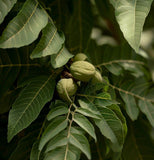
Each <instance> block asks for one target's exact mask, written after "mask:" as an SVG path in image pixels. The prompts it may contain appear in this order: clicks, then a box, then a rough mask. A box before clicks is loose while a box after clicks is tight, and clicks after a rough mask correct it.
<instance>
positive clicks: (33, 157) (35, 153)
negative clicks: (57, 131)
mask: <svg viewBox="0 0 154 160" xmlns="http://www.w3.org/2000/svg"><path fill="white" fill-rule="evenodd" d="M38 146H39V140H37V141H36V142H35V143H34V144H33V146H32V150H31V153H30V160H39V157H40V153H41V152H40V151H39V149H38Z"/></svg>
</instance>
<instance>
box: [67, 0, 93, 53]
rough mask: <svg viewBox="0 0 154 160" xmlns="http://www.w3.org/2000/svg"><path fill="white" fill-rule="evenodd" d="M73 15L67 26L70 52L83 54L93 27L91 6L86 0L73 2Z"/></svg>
mask: <svg viewBox="0 0 154 160" xmlns="http://www.w3.org/2000/svg"><path fill="white" fill-rule="evenodd" d="M73 9H74V10H73V14H72V16H71V18H70V21H69V22H68V25H67V31H66V32H68V46H69V48H70V51H73V52H83V51H84V50H85V49H86V47H87V43H88V40H89V38H90V34H91V30H92V27H93V17H92V11H91V5H90V2H89V1H88V0H84V1H82V0H78V1H73Z"/></svg>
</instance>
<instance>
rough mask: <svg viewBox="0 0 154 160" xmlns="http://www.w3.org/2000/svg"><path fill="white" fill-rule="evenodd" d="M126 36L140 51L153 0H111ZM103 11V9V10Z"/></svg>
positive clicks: (132, 45)
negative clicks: (146, 20)
mask: <svg viewBox="0 0 154 160" xmlns="http://www.w3.org/2000/svg"><path fill="white" fill-rule="evenodd" d="M110 1H111V3H112V5H113V7H114V8H115V16H116V19H117V21H118V23H119V25H120V28H121V31H122V32H123V34H124V37H125V38H126V40H127V41H128V43H129V44H130V45H131V47H132V48H133V49H134V50H135V51H136V52H138V50H139V45H140V39H141V33H142V30H143V25H144V22H145V19H146V17H147V15H148V13H149V11H150V7H151V3H152V1H153V0H133V1H131V0H117V1H114V0H110ZM102 12H103V11H102Z"/></svg>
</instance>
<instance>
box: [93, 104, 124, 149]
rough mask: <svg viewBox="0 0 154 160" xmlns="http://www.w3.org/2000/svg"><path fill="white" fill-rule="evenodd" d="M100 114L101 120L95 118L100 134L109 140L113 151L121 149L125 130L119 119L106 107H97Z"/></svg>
mask: <svg viewBox="0 0 154 160" xmlns="http://www.w3.org/2000/svg"><path fill="white" fill-rule="evenodd" d="M99 111H100V112H101V114H102V118H101V120H95V123H96V125H97V126H98V128H99V129H100V131H101V133H102V135H104V136H105V137H106V138H107V139H109V140H110V141H111V147H112V149H113V150H114V151H115V152H119V151H121V149H122V146H123V143H124V138H125V131H124V128H123V125H122V122H121V121H120V119H119V118H118V117H117V116H116V114H115V113H114V112H113V111H112V110H110V109H109V108H106V107H101V106H100V107H99Z"/></svg>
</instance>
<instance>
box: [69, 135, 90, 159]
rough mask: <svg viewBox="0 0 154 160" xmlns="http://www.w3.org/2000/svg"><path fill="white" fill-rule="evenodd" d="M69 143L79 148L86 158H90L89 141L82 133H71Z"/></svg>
mask: <svg viewBox="0 0 154 160" xmlns="http://www.w3.org/2000/svg"><path fill="white" fill-rule="evenodd" d="M69 143H71V144H72V145H74V146H75V147H77V148H78V149H80V150H81V151H82V152H83V153H84V154H85V155H86V156H87V158H88V159H91V155H90V146H89V142H88V140H87V138H86V137H85V136H84V135H81V134H75V133H71V135H70V138H69Z"/></svg>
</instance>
